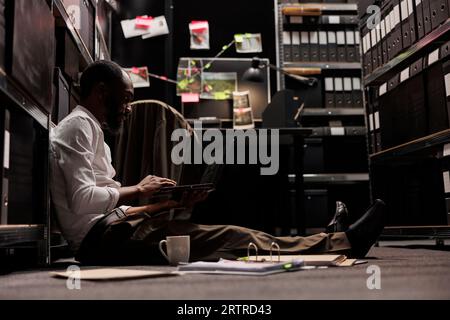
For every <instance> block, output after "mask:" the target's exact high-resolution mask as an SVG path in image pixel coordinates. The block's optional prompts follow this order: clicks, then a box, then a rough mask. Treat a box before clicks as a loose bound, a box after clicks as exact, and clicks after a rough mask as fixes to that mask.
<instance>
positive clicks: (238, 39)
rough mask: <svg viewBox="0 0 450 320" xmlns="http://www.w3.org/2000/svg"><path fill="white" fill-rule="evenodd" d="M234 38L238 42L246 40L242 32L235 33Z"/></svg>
mask: <svg viewBox="0 0 450 320" xmlns="http://www.w3.org/2000/svg"><path fill="white" fill-rule="evenodd" d="M234 40H236V42H242V41H244V39H243V37H242V34H235V35H234Z"/></svg>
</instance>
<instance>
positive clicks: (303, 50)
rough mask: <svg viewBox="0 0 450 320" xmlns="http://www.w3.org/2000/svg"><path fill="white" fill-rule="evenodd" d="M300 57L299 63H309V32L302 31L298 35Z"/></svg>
mask: <svg viewBox="0 0 450 320" xmlns="http://www.w3.org/2000/svg"><path fill="white" fill-rule="evenodd" d="M300 57H301V59H302V60H301V61H311V57H310V53H309V32H308V31H302V32H301V33H300Z"/></svg>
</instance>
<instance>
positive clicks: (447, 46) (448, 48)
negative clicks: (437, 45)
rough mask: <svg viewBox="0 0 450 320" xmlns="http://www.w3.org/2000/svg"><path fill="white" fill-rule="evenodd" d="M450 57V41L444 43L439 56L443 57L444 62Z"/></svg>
mask: <svg viewBox="0 0 450 320" xmlns="http://www.w3.org/2000/svg"><path fill="white" fill-rule="evenodd" d="M449 55H450V41H449V42H446V43H444V44H443V45H442V46H441V49H440V52H439V56H440V57H441V59H442V60H444V58H447V57H448V56H449Z"/></svg>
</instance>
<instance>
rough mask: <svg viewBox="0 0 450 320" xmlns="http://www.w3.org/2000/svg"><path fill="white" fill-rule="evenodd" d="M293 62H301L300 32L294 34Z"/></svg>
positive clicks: (292, 46)
mask: <svg viewBox="0 0 450 320" xmlns="http://www.w3.org/2000/svg"><path fill="white" fill-rule="evenodd" d="M291 50H292V51H291V54H292V61H294V62H299V61H301V57H300V33H299V32H298V31H293V32H292V45H291Z"/></svg>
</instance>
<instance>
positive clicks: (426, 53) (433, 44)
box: [361, 19, 450, 241]
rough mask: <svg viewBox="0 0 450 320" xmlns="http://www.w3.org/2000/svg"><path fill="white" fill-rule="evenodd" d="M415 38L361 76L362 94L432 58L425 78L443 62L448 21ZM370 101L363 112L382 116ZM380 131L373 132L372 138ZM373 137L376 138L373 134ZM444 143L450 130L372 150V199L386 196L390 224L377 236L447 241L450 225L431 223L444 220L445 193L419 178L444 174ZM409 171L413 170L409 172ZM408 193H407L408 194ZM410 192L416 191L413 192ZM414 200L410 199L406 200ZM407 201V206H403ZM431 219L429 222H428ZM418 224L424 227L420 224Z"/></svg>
mask: <svg viewBox="0 0 450 320" xmlns="http://www.w3.org/2000/svg"><path fill="white" fill-rule="evenodd" d="M433 27H434V26H433ZM416 29H417V24H416ZM361 30H364V23H362V24H361ZM417 36H418V35H417ZM416 39H417V41H416V42H415V43H413V44H412V45H410V46H409V47H408V48H404V49H403V50H402V51H400V53H398V54H397V55H396V56H395V57H394V58H392V59H391V60H389V61H388V62H385V63H384V64H383V65H381V66H379V67H377V68H376V69H375V70H373V71H372V72H371V73H370V74H366V75H365V76H364V78H363V79H364V86H365V87H366V88H369V87H370V88H369V89H368V90H367V92H368V93H369V94H370V93H371V92H372V91H371V90H381V89H380V88H384V86H385V84H387V83H388V82H389V81H390V80H391V79H393V78H394V77H395V76H397V75H398V74H401V73H402V72H403V71H405V70H406V69H407V68H409V67H410V66H411V65H413V64H415V63H416V62H417V61H418V60H419V59H421V58H423V60H426V59H427V58H428V61H430V60H431V57H433V60H432V61H434V62H433V64H432V63H431V62H430V64H428V63H424V64H422V66H421V67H422V68H421V69H420V72H421V73H424V74H425V73H426V72H427V71H428V70H429V66H431V65H433V67H434V66H436V65H435V64H434V63H435V62H438V61H440V59H442V58H443V57H440V58H434V57H435V55H436V52H437V51H438V50H439V51H441V50H442V49H441V48H442V46H443V45H444V44H445V43H446V42H448V41H449V40H450V19H447V20H446V21H445V22H444V23H442V24H441V25H440V26H438V27H436V28H435V29H434V30H432V31H431V32H429V33H428V34H426V35H425V36H423V37H422V38H421V39H419V38H416ZM438 56H439V55H438ZM405 81H408V80H405ZM401 82H402V81H401ZM380 86H381V87H380ZM396 89H397V88H393V89H391V90H392V91H391V90H389V91H388V92H389V94H391V95H396V91H395V90H396ZM370 99H373V105H372V106H371V105H369V104H368V102H365V105H366V107H367V113H368V114H369V113H370V112H372V111H370V110H371V108H372V107H373V108H374V111H373V112H381V111H380V110H383V112H387V111H386V110H389V109H388V108H387V109H386V105H385V106H384V109H381V108H380V107H378V106H377V105H378V101H376V100H375V99H377V98H375V96H373V97H372V98H370ZM425 99H426V98H425ZM427 104H428V102H424V108H428V106H427ZM435 107H437V106H435ZM378 116H379V115H377V117H378ZM387 116H388V115H386V114H385V115H384V117H387ZM368 121H369V120H368ZM382 125H383V124H382V123H381V124H380V123H379V124H378V126H377V127H378V128H375V130H377V129H379V128H380V127H382ZM375 130H373V132H375ZM379 133H380V132H377V134H379ZM369 134H374V133H369ZM383 134H384V135H386V134H389V132H384V133H383ZM371 138H373V137H368V140H369V141H370V139H371ZM376 139H380V138H379V137H378V136H377V137H376ZM372 141H373V140H372ZM448 143H450V129H446V130H442V131H440V132H436V133H433V134H428V135H426V136H422V137H420V138H417V139H414V140H411V141H406V142H404V143H402V144H399V145H395V146H392V147H390V148H387V149H384V150H381V151H378V152H374V151H372V153H370V154H369V168H370V176H371V189H372V196H373V197H379V196H380V195H382V196H386V197H387V198H388V199H389V201H390V203H388V210H389V214H390V222H389V224H390V225H389V226H388V227H385V230H384V232H383V235H382V238H383V239H409V238H427V239H436V240H437V241H440V240H439V239H443V238H449V237H450V226H446V225H445V223H444V224H443V225H433V224H437V223H440V222H436V221H442V222H444V220H445V216H444V214H445V212H442V214H441V209H442V210H443V209H445V208H444V207H445V204H444V202H447V203H448V199H447V198H448V194H446V192H445V191H446V190H445V188H444V190H442V191H440V189H439V188H440V187H438V184H437V183H436V181H437V180H433V183H432V184H431V182H430V181H429V180H426V179H424V178H422V177H424V176H426V177H431V176H432V177H435V176H436V177H439V176H440V175H442V174H443V171H444V169H443V168H444V166H445V164H444V163H445V161H446V160H445V159H444V157H445V155H446V154H445V152H446V151H445V150H444V149H445V147H444V145H445V144H448ZM372 144H373V142H372ZM378 147H379V145H378ZM378 147H377V148H378ZM378 150H379V149H378ZM430 163H432V165H430ZM411 168H414V169H415V170H410V169H411ZM412 171H417V172H412ZM441 171H442V172H441ZM386 172H387V173H386ZM397 172H399V173H397ZM436 179H438V178H436ZM391 184H392V185H394V186H395V187H393V186H392V185H391ZM426 189H430V190H432V191H430V193H431V194H432V195H433V196H430V195H429V194H428V193H426V191H424V190H426ZM411 190H412V191H411ZM417 190H420V191H417ZM410 191H411V192H412V194H410V193H409V192H410ZM415 191H417V193H414V192H415ZM441 192H442V195H441ZM424 194H426V195H424ZM408 197H410V199H409V200H410V201H409V202H413V203H414V206H415V207H416V209H417V210H415V211H414V210H413V211H414V212H410V210H411V206H413V204H411V203H409V202H408V201H406V199H408ZM412 197H414V198H412ZM431 198H432V199H434V200H435V201H433V203H435V204H436V205H435V206H430V209H428V210H424V209H423V208H422V209H419V208H421V206H425V205H426V203H427V200H429V199H431ZM402 199H403V200H402ZM413 199H414V201H411V200H413ZM424 199H426V200H424ZM441 201H442V202H441ZM407 202H408V204H406V203H407ZM437 204H438V205H437ZM441 205H442V206H441ZM389 207H390V208H389ZM447 209H448V207H447ZM430 216H431V217H434V218H431V219H430ZM436 216H438V218H439V219H438V220H436V218H435V217H436ZM391 219H392V220H391ZM449 221H450V220H449ZM422 222H423V225H419V224H422ZM410 224H413V225H410Z"/></svg>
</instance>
